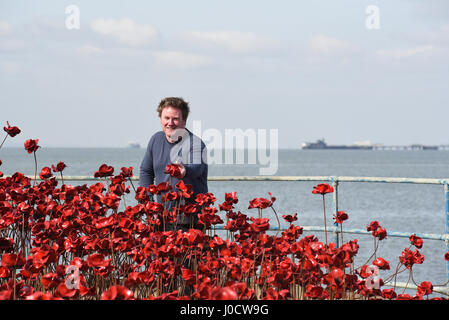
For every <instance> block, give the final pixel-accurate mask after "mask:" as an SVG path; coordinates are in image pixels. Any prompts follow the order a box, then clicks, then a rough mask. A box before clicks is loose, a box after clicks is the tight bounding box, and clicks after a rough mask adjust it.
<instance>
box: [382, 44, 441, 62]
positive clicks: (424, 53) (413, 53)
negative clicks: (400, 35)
mask: <svg viewBox="0 0 449 320" xmlns="http://www.w3.org/2000/svg"><path fill="white" fill-rule="evenodd" d="M441 50H442V49H441V48H438V47H436V46H433V45H423V46H417V47H412V48H405V49H389V50H378V51H377V52H376V56H377V57H379V58H382V59H396V60H400V59H407V58H412V57H430V56H434V55H437V54H439V53H440V52H441Z"/></svg>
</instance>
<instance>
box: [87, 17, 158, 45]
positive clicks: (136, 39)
mask: <svg viewBox="0 0 449 320" xmlns="http://www.w3.org/2000/svg"><path fill="white" fill-rule="evenodd" d="M91 27H92V30H94V31H95V32H97V33H99V34H101V35H105V36H109V37H111V38H114V39H116V40H117V41H119V42H120V43H122V44H126V45H129V46H140V45H144V44H147V43H150V42H152V41H154V39H155V38H156V36H157V32H156V30H155V29H154V28H153V27H151V26H148V25H139V24H137V23H135V22H134V21H133V20H131V19H129V18H123V19H121V20H115V19H104V18H97V19H95V20H93V21H92V23H91Z"/></svg>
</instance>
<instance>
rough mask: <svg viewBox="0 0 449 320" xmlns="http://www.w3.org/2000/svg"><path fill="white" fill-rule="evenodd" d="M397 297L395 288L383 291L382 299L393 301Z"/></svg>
mask: <svg viewBox="0 0 449 320" xmlns="http://www.w3.org/2000/svg"><path fill="white" fill-rule="evenodd" d="M396 297H397V295H396V292H395V291H394V289H393V288H390V289H383V290H382V298H384V299H389V300H392V299H395V298H396Z"/></svg>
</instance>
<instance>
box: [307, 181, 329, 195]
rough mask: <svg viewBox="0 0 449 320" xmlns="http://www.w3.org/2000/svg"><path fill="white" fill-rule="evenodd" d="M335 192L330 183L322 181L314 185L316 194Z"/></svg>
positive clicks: (313, 191)
mask: <svg viewBox="0 0 449 320" xmlns="http://www.w3.org/2000/svg"><path fill="white" fill-rule="evenodd" d="M332 192H334V187H331V186H330V185H329V184H328V183H320V184H318V185H316V186H314V187H313V190H312V193H314V194H322V195H325V194H326V193H332Z"/></svg>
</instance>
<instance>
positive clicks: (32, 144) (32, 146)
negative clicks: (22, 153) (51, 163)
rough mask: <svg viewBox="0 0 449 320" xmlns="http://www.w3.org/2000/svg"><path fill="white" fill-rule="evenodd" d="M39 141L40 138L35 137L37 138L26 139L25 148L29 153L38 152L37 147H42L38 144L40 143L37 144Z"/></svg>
mask: <svg viewBox="0 0 449 320" xmlns="http://www.w3.org/2000/svg"><path fill="white" fill-rule="evenodd" d="M38 142H39V139H35V140H33V139H28V140H27V141H25V143H24V147H25V150H26V151H27V152H28V153H33V152H36V151H37V149H38V148H40V146H38V144H37V143H38Z"/></svg>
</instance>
